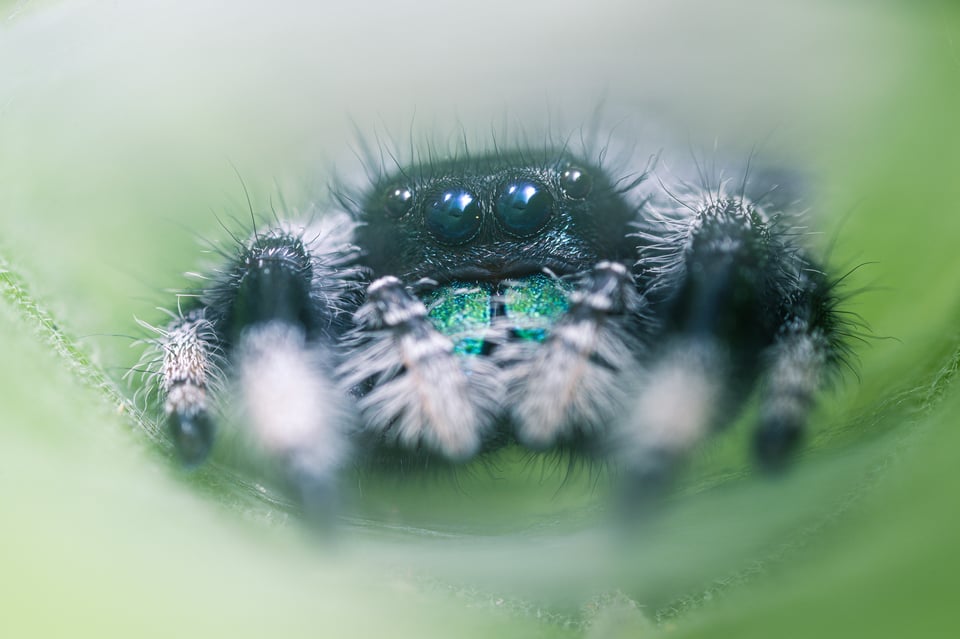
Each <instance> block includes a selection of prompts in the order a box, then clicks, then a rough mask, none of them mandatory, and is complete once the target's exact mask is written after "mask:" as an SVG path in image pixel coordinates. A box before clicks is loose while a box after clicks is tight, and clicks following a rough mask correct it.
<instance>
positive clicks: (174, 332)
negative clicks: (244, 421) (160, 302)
mask: <svg viewBox="0 0 960 639" xmlns="http://www.w3.org/2000/svg"><path fill="white" fill-rule="evenodd" d="M158 332H159V333H160V336H161V337H160V339H159V340H158V346H159V348H160V351H161V358H160V362H161V364H160V374H159V377H158V379H159V383H160V392H161V396H162V397H163V411H164V416H165V420H166V424H167V429H168V430H169V431H170V435H171V437H172V438H173V442H174V445H175V446H176V448H177V452H178V453H179V454H180V457H181V458H182V459H183V462H184V464H186V465H187V466H191V467H192V466H197V465H198V464H200V463H202V462H203V461H204V460H205V459H206V458H207V456H208V455H209V454H210V449H211V447H212V446H213V438H214V426H213V420H212V419H211V416H210V397H209V394H210V391H211V386H212V385H213V383H214V380H215V379H217V378H218V377H219V371H220V370H221V367H220V365H219V363H218V361H217V357H216V354H217V353H219V348H220V345H219V341H218V340H217V336H216V333H215V331H214V329H213V325H212V324H211V322H210V321H209V320H208V319H207V317H206V309H204V308H198V309H194V310H193V311H190V312H189V313H187V314H185V315H183V316H177V318H176V319H174V320H173V321H172V322H171V323H170V324H169V325H168V326H167V327H166V329H164V330H158ZM149 357H150V358H152V357H153V354H152V353H151V354H150V355H149Z"/></svg>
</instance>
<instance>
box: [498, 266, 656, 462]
mask: <svg viewBox="0 0 960 639" xmlns="http://www.w3.org/2000/svg"><path fill="white" fill-rule="evenodd" d="M642 305H643V300H642V298H641V297H640V296H639V294H638V293H637V290H636V285H635V284H634V281H633V278H632V276H631V275H630V273H629V271H628V270H627V268H626V267H624V266H623V265H622V264H619V263H615V262H600V263H599V264H597V265H596V266H595V267H594V268H593V270H592V271H590V272H589V273H588V274H587V275H586V277H584V279H583V281H582V282H581V284H580V285H579V287H578V288H577V289H576V290H574V291H573V292H572V293H571V294H570V296H569V308H568V309H567V312H566V313H565V314H564V315H563V316H562V317H561V318H560V319H559V321H558V322H557V323H556V324H555V325H554V326H553V327H552V328H551V329H550V333H549V335H548V336H547V338H546V340H545V341H544V342H543V343H542V344H538V343H531V342H517V341H514V342H507V343H505V344H503V345H502V346H500V347H499V348H498V349H497V350H496V351H495V355H496V357H497V360H498V361H499V362H500V363H501V365H502V366H503V367H504V376H505V385H506V387H507V388H508V389H509V390H508V394H507V402H506V405H507V406H508V407H509V410H510V411H511V421H512V422H513V424H514V426H515V428H516V432H517V437H518V438H519V440H520V442H521V443H523V444H524V445H525V446H528V447H530V448H533V449H538V450H542V449H546V448H549V447H551V446H554V445H556V444H558V443H567V444H569V443H571V442H573V441H578V442H580V443H584V444H590V443H592V442H596V441H598V440H599V438H598V437H597V436H598V435H599V434H601V433H604V432H605V431H606V429H607V428H608V427H609V424H610V423H611V421H613V419H614V418H615V416H616V415H618V414H619V413H620V412H621V411H622V410H623V405H624V403H625V399H626V390H627V389H626V386H625V381H626V380H629V379H632V378H633V377H634V376H635V371H636V367H637V354H638V352H639V350H640V348H641V345H640V343H639V340H638V339H637V335H638V334H639V331H638V330H636V327H634V326H633V324H635V323H637V322H638V321H640V319H641V317H642V315H641V310H642Z"/></svg>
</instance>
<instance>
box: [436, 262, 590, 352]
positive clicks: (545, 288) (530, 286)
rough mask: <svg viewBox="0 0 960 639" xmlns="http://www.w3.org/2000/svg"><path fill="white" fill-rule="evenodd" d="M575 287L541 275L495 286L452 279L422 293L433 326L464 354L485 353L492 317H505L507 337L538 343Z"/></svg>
mask: <svg viewBox="0 0 960 639" xmlns="http://www.w3.org/2000/svg"><path fill="white" fill-rule="evenodd" d="M572 290H573V286H572V285H571V284H570V283H568V282H566V281H563V280H558V279H555V278H552V277H548V276H546V275H543V274H539V273H538V274H536V275H530V276H528V277H524V278H517V279H510V280H505V281H503V282H500V283H499V284H490V283H487V282H458V281H455V282H451V283H449V284H446V285H444V286H440V287H438V288H436V289H434V290H432V291H430V292H429V293H427V294H425V295H424V296H423V302H424V304H426V306H427V309H428V311H427V315H428V317H429V318H430V321H431V322H432V323H433V325H434V327H435V328H436V329H437V330H438V331H440V332H441V333H443V334H444V335H446V336H448V337H450V338H451V339H452V340H453V342H454V352H455V353H456V354H457V355H462V356H475V355H481V354H483V348H484V344H485V341H486V335H487V332H488V330H489V329H490V327H491V325H492V323H493V318H494V317H498V316H502V317H504V318H506V325H507V327H508V328H509V330H510V333H511V335H512V336H513V337H514V338H516V339H520V340H524V341H533V342H542V341H543V340H545V339H546V338H547V335H549V332H550V328H551V327H552V326H553V324H555V323H556V321H557V320H558V319H559V318H560V316H562V315H563V314H564V313H566V311H567V308H568V307H569V302H568V299H567V296H568V295H569V293H570V292H571V291H572Z"/></svg>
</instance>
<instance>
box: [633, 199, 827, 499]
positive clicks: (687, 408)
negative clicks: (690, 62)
mask: <svg viewBox="0 0 960 639" xmlns="http://www.w3.org/2000/svg"><path fill="white" fill-rule="evenodd" d="M677 202H678V203H679V200H677ZM654 217H655V218H656V222H658V223H662V222H663V221H664V220H666V221H667V224H666V227H667V228H668V232H667V233H666V235H663V234H661V236H660V241H659V243H656V242H653V243H650V244H649V245H648V247H647V249H646V251H644V250H643V247H642V248H641V255H642V256H643V255H646V256H647V260H648V261H647V263H646V264H645V263H644V259H643V258H642V259H641V261H640V263H639V266H640V267H641V268H643V267H644V266H648V267H650V268H649V270H650V272H651V273H652V275H651V277H650V279H649V280H648V289H647V294H648V295H649V296H650V297H651V298H652V300H653V302H652V303H653V304H655V305H656V308H657V314H658V316H659V317H662V318H664V323H663V326H662V327H661V329H660V336H659V340H658V341H659V344H660V346H659V347H658V348H657V349H654V351H653V355H652V357H651V359H650V362H649V364H648V365H647V367H646V371H645V373H644V374H643V375H642V376H641V378H640V380H639V382H638V384H637V386H636V391H635V401H634V402H633V403H632V405H631V406H630V407H629V408H628V410H627V417H626V419H625V420H624V421H623V423H622V424H621V426H620V428H618V429H616V431H615V432H616V438H615V446H616V450H617V455H618V456H619V459H620V460H621V461H622V462H623V463H624V465H625V466H626V468H627V473H628V475H631V476H632V477H633V480H632V482H631V483H632V484H633V485H634V486H636V487H639V486H640V485H641V484H643V483H645V482H646V483H651V484H661V483H663V481H664V478H665V477H666V476H668V475H669V474H670V473H671V472H672V470H673V469H674V467H675V465H676V463H677V461H679V460H681V459H683V458H684V457H685V455H686V453H687V452H688V451H689V450H690V449H691V448H692V447H693V446H694V445H695V444H697V443H698V442H699V441H700V440H701V438H702V437H703V436H704V435H705V434H706V433H707V432H709V431H710V430H711V429H714V428H717V427H720V426H723V425H726V424H728V423H729V422H730V421H731V420H732V419H733V418H734V417H735V416H736V413H737V412H738V411H739V409H740V408H741V406H742V405H743V403H744V401H745V400H746V398H747V397H748V396H749V394H750V392H751V390H752V389H753V386H754V384H755V382H756V381H757V379H758V378H761V377H763V376H764V375H765V383H764V391H763V399H762V402H763V408H762V413H763V416H762V418H761V426H760V428H759V430H758V434H757V440H756V442H757V444H756V450H757V452H758V454H759V456H760V458H761V460H762V461H764V462H766V461H768V460H769V461H771V462H773V461H774V460H775V459H780V458H783V457H785V456H786V454H787V453H788V452H789V450H790V449H791V447H792V446H793V445H794V444H795V442H796V439H797V435H798V433H799V431H800V428H801V426H802V423H803V422H804V421H805V418H806V413H807V411H808V410H809V408H810V406H811V404H812V402H813V394H814V390H815V388H816V386H817V384H818V379H819V372H820V369H821V368H822V366H823V363H824V361H825V359H826V358H827V356H828V351H827V348H828V347H829V345H828V346H826V347H825V346H824V345H821V344H819V343H817V339H818V337H817V335H816V334H815V333H814V332H811V330H810V326H809V325H806V326H805V325H804V324H803V322H801V321H800V315H799V314H798V313H799V311H800V309H801V307H802V308H806V309H807V310H808V311H810V312H808V313H807V315H810V314H811V313H812V312H814V311H815V312H817V313H820V315H822V316H824V317H827V318H830V317H832V316H831V312H830V309H829V308H827V307H825V306H823V305H821V306H819V307H816V308H812V307H810V304H809V303H808V302H809V300H807V298H809V297H811V296H810V295H809V294H806V295H805V294H804V291H803V280H804V278H805V277H807V276H806V275H805V274H806V273H808V272H812V271H813V269H812V266H811V265H810V263H809V261H808V260H807V259H806V258H805V257H804V256H803V254H802V252H801V250H800V249H799V247H797V246H796V245H794V244H793V240H792V237H791V234H790V233H789V232H787V231H785V229H784V228H783V227H782V223H781V222H780V220H779V218H777V217H771V216H769V215H768V214H767V213H766V212H765V211H764V210H763V209H762V208H761V207H759V206H757V205H755V204H754V203H752V202H750V201H749V200H747V199H746V198H744V197H743V196H738V197H729V196H727V195H726V194H724V193H723V192H722V190H719V191H718V192H716V193H713V194H710V195H707V196H701V199H700V200H699V201H698V202H693V203H686V202H685V203H682V204H681V205H680V206H674V208H673V209H672V210H670V209H668V210H667V211H666V212H665V213H660V214H659V215H655V216H654ZM662 226H663V225H662V224H661V227H662ZM655 234H656V229H655V228H654V227H653V224H651V225H650V226H648V227H646V228H644V226H642V225H641V231H640V233H638V234H637V237H639V238H640V239H641V241H650V240H651V239H655V238H656V235H655ZM795 307H796V308H795ZM791 320H796V321H793V322H792V323H791ZM829 321H832V320H829V319H828V320H827V322H828V323H829ZM828 341H829V340H827V342H828ZM827 342H824V344H827Z"/></svg>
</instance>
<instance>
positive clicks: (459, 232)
mask: <svg viewBox="0 0 960 639" xmlns="http://www.w3.org/2000/svg"><path fill="white" fill-rule="evenodd" d="M424 222H425V224H426V226H427V230H428V231H430V234H431V235H433V237H435V238H436V239H437V241H438V242H441V243H442V244H449V245H453V246H456V245H458V244H466V243H467V242H469V241H470V240H472V239H473V238H475V237H476V236H477V233H479V232H480V226H481V224H482V222H483V211H482V210H481V209H480V204H479V203H478V202H477V198H476V196H475V195H473V193H470V191H467V190H465V189H449V190H447V191H444V192H443V193H441V194H439V195H438V196H437V197H435V198H433V199H432V200H430V201H429V202H428V204H427V206H426V208H425V210H424Z"/></svg>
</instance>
